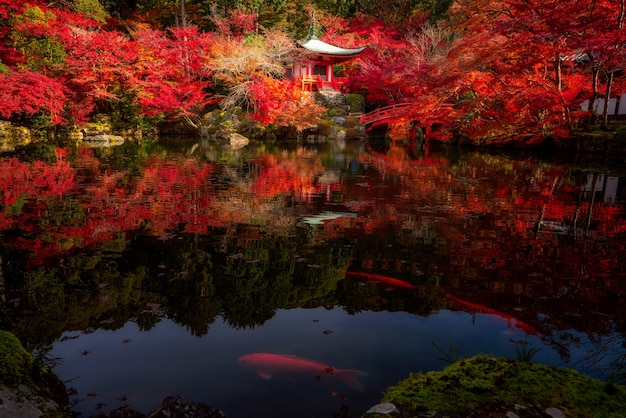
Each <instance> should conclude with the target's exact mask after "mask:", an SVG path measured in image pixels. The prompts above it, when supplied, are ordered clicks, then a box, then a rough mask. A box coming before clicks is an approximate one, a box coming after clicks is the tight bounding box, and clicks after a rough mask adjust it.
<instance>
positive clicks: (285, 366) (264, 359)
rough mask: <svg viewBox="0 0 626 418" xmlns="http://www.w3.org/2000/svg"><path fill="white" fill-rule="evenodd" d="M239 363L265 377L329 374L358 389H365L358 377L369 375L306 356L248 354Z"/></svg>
mask: <svg viewBox="0 0 626 418" xmlns="http://www.w3.org/2000/svg"><path fill="white" fill-rule="evenodd" d="M239 364H242V365H244V366H246V367H250V368H252V369H254V370H255V371H256V373H257V374H258V375H259V376H261V377H262V378H264V379H271V378H273V377H274V376H276V377H279V378H283V379H288V380H297V379H298V378H299V377H301V376H310V377H313V378H315V379H318V380H319V379H320V378H321V377H322V376H328V377H330V378H334V379H337V380H339V381H341V382H343V383H344V384H345V385H347V386H348V387H350V388H352V389H356V390H363V385H362V384H361V382H359V381H358V380H357V378H359V377H361V376H366V375H367V373H366V372H364V371H361V370H344V369H336V368H334V367H330V366H328V365H325V364H323V363H318V362H316V361H313V360H308V359H305V358H299V357H296V356H285V355H279V354H268V353H252V354H246V355H244V356H241V357H239Z"/></svg>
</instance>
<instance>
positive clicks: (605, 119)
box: [602, 71, 615, 127]
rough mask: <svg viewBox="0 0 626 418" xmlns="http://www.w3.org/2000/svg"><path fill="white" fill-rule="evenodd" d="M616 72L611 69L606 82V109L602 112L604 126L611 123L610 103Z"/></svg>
mask: <svg viewBox="0 0 626 418" xmlns="http://www.w3.org/2000/svg"><path fill="white" fill-rule="evenodd" d="M614 74H615V73H614V72H613V71H611V72H610V73H609V75H608V80H607V82H606V92H605V93H604V110H603V112H602V126H603V127H606V126H607V125H608V124H609V103H610V100H611V86H612V85H613V76H614Z"/></svg>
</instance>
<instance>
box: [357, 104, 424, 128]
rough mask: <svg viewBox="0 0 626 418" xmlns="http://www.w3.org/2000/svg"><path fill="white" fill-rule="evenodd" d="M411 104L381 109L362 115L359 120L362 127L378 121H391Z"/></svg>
mask: <svg viewBox="0 0 626 418" xmlns="http://www.w3.org/2000/svg"><path fill="white" fill-rule="evenodd" d="M411 105H412V103H398V104H394V105H391V106H386V107H381V108H380V109H376V110H374V111H372V112H369V113H364V114H363V115H361V117H360V118H359V121H360V122H361V123H362V124H363V125H372V124H374V123H376V122H378V121H381V120H385V119H392V118H394V117H397V116H398V115H399V114H401V113H402V110H404V109H406V108H408V107H409V106H411Z"/></svg>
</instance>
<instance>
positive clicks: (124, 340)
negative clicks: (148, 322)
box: [122, 338, 131, 344]
mask: <svg viewBox="0 0 626 418" xmlns="http://www.w3.org/2000/svg"><path fill="white" fill-rule="evenodd" d="M130 341H131V340H130V338H124V339H123V340H122V344H128V343H129V342H130Z"/></svg>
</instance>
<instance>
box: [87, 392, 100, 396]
mask: <svg viewBox="0 0 626 418" xmlns="http://www.w3.org/2000/svg"><path fill="white" fill-rule="evenodd" d="M85 396H89V397H94V396H98V394H97V393H96V392H89V393H88V394H86V395H85Z"/></svg>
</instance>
